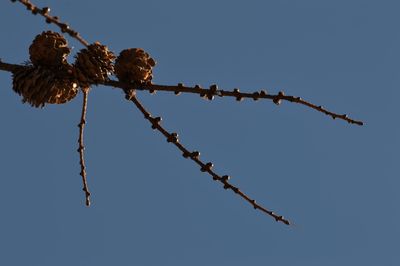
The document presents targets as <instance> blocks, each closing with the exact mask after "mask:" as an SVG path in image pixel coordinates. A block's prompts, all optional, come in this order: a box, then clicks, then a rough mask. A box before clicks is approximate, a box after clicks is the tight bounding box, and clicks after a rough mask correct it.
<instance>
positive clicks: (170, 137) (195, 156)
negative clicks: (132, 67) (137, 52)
mask: <svg viewBox="0 0 400 266" xmlns="http://www.w3.org/2000/svg"><path fill="white" fill-rule="evenodd" d="M125 93H126V99H127V100H129V101H131V102H133V103H134V104H135V106H136V107H137V108H138V109H139V110H140V112H142V114H143V115H144V118H145V119H147V120H148V121H149V122H150V123H151V127H152V128H153V129H156V130H158V131H159V132H160V133H161V134H162V135H164V137H165V138H166V139H167V142H169V143H172V144H174V145H175V146H176V147H177V148H178V149H179V150H180V151H181V152H182V156H183V157H184V158H186V159H191V160H192V161H194V162H195V163H196V164H198V165H199V166H200V171H202V172H206V173H208V174H209V175H210V176H211V177H212V178H213V180H215V181H218V182H220V183H222V185H223V188H224V189H230V190H232V191H233V192H234V193H236V194H237V195H239V196H240V197H241V198H243V199H244V200H246V201H247V202H248V203H250V204H251V205H252V206H253V208H254V209H259V210H260V211H262V212H264V213H266V214H268V215H270V216H272V217H273V218H274V219H275V220H276V221H277V222H282V223H284V224H286V225H290V222H289V220H287V219H285V218H284V217H283V216H281V215H278V214H275V213H274V212H272V211H270V210H268V209H266V208H265V207H263V206H261V205H259V204H258V203H257V202H256V201H255V200H254V199H252V198H250V197H249V196H247V195H246V194H245V193H243V192H242V191H241V190H240V189H239V188H238V187H235V186H234V185H232V184H231V183H230V182H229V179H230V177H229V176H228V175H224V176H220V175H218V174H217V173H215V172H214V171H213V170H212V168H213V166H214V165H213V163H211V162H207V163H204V162H203V161H201V160H200V159H199V157H200V152H198V151H192V152H191V151H189V150H188V149H187V148H186V147H185V146H183V145H182V144H181V143H180V142H179V139H178V134H177V133H175V132H174V133H170V132H168V131H167V130H166V129H165V128H164V127H163V126H161V124H160V122H161V117H152V116H151V114H150V113H149V112H148V111H147V110H146V109H145V107H144V106H143V105H142V104H141V103H140V101H139V100H138V99H137V98H136V92H135V90H134V89H129V90H126V91H125Z"/></svg>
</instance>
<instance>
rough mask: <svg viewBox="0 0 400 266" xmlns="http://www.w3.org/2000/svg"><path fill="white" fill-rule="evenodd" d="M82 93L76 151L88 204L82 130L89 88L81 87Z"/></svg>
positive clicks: (84, 122) (88, 204)
mask: <svg viewBox="0 0 400 266" xmlns="http://www.w3.org/2000/svg"><path fill="white" fill-rule="evenodd" d="M82 93H83V103H82V113H81V121H80V122H79V124H78V127H79V139H78V144H79V147H78V152H79V162H80V165H81V172H80V175H81V176H82V183H83V189H82V190H83V191H84V192H85V198H86V206H88V207H89V206H90V192H89V188H88V184H87V179H86V166H85V157H84V150H85V145H84V143H83V131H84V129H85V124H86V110H87V99H88V94H89V88H88V87H87V88H82Z"/></svg>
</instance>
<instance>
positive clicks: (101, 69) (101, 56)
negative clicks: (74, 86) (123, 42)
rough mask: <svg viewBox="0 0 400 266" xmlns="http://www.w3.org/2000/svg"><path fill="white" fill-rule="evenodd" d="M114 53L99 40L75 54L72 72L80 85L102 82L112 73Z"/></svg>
mask: <svg viewBox="0 0 400 266" xmlns="http://www.w3.org/2000/svg"><path fill="white" fill-rule="evenodd" d="M114 59H115V55H114V54H113V52H111V51H109V50H108V47H107V46H105V45H101V44H100V43H99V42H95V43H93V44H90V45H89V46H88V47H87V48H85V49H82V50H81V51H80V52H79V53H78V54H77V56H76V61H75V63H74V73H75V76H76V78H77V79H78V80H79V82H80V83H81V84H80V85H81V86H88V85H90V84H98V83H103V82H105V81H106V80H108V75H109V74H112V73H114V65H113V61H114Z"/></svg>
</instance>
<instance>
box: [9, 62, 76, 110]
mask: <svg viewBox="0 0 400 266" xmlns="http://www.w3.org/2000/svg"><path fill="white" fill-rule="evenodd" d="M69 68H70V67H64V68H62V69H59V70H54V69H52V68H46V67H41V66H26V67H21V68H19V69H18V70H16V71H14V72H13V89H14V91H15V92H16V93H18V94H19V95H22V102H24V103H25V102H28V103H30V104H31V105H32V106H34V107H44V105H45V104H46V103H51V104H62V103H66V102H68V101H70V100H72V99H73V98H74V97H75V96H76V95H77V93H78V85H77V84H76V83H75V82H73V81H72V80H71V79H70V78H69V75H70V72H71V70H70V69H69Z"/></svg>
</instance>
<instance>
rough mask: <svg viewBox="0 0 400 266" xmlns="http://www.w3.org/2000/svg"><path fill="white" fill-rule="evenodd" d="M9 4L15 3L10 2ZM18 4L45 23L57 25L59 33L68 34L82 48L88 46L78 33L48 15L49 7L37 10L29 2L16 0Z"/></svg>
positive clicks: (12, 0)
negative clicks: (42, 19) (43, 19)
mask: <svg viewBox="0 0 400 266" xmlns="http://www.w3.org/2000/svg"><path fill="white" fill-rule="evenodd" d="M11 2H16V1H14V0H11ZM18 2H20V3H21V4H23V5H24V6H26V9H28V10H29V11H31V12H32V14H34V15H37V14H39V15H41V16H43V17H44V18H45V19H46V23H53V24H55V25H57V26H58V27H59V28H60V29H61V32H65V33H68V34H69V35H70V36H71V37H73V38H75V39H76V40H78V41H79V42H80V43H81V44H83V45H84V46H88V45H89V43H88V42H87V41H85V40H84V39H83V38H82V36H81V35H80V34H79V32H77V31H75V30H73V29H71V28H70V27H69V25H68V24H67V23H63V22H61V21H60V20H59V18H58V17H57V16H51V15H49V13H50V8H49V7H43V8H39V7H37V6H35V5H34V4H32V3H31V2H30V1H29V0H18Z"/></svg>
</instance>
